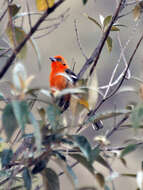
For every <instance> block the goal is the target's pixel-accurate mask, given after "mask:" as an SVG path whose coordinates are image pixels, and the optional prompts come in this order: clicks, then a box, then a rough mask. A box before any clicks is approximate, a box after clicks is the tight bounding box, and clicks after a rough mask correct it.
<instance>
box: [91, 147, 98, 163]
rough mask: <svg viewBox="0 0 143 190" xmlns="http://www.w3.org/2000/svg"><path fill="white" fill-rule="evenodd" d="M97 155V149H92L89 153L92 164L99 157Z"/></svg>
mask: <svg viewBox="0 0 143 190" xmlns="http://www.w3.org/2000/svg"><path fill="white" fill-rule="evenodd" d="M99 153H100V149H99V148H98V147H96V148H94V149H92V152H91V160H92V162H94V161H95V160H96V159H97V157H98V156H99Z"/></svg>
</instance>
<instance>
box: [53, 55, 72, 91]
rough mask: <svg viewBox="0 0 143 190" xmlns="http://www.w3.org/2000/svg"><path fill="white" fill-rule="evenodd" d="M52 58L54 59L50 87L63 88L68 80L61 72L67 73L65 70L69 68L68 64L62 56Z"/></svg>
mask: <svg viewBox="0 0 143 190" xmlns="http://www.w3.org/2000/svg"><path fill="white" fill-rule="evenodd" d="M50 60H51V61H52V64H51V73H50V87H51V88H53V89H54V88H56V89H57V90H63V89H65V88H66V87H67V84H68V80H67V78H66V77H64V76H62V75H60V73H65V70H66V69H68V65H67V64H66V61H65V59H64V58H63V57H62V56H55V57H54V58H50Z"/></svg>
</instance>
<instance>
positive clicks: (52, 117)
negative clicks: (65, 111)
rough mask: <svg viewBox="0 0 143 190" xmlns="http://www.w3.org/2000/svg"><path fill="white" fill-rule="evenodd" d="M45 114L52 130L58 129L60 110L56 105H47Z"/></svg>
mask: <svg viewBox="0 0 143 190" xmlns="http://www.w3.org/2000/svg"><path fill="white" fill-rule="evenodd" d="M46 113H47V116H48V121H49V123H50V124H51V126H52V129H53V130H54V131H55V130H56V129H59V127H60V125H59V120H60V115H61V110H60V108H59V107H58V106H57V105H54V104H49V105H48V107H47V109H46Z"/></svg>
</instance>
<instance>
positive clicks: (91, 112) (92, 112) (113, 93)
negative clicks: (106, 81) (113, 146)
mask: <svg viewBox="0 0 143 190" xmlns="http://www.w3.org/2000/svg"><path fill="white" fill-rule="evenodd" d="M142 40H143V34H142V36H141V37H140V39H139V41H138V43H137V45H136V47H135V49H134V51H133V53H132V55H131V57H130V59H129V61H128V65H127V68H126V70H125V72H124V75H123V77H122V79H121V81H120V83H119V84H118V86H117V87H116V88H115V89H114V90H113V92H112V93H111V94H110V95H108V96H107V97H106V98H105V99H103V100H101V102H100V103H99V104H98V106H97V107H96V108H95V109H94V110H92V111H90V113H89V114H88V116H89V117H91V116H93V115H94V114H95V113H96V111H97V110H98V109H99V108H100V107H101V105H102V104H103V103H104V102H105V101H107V100H108V99H110V98H111V97H112V96H114V95H115V94H116V92H117V91H118V90H119V89H120V87H121V86H122V84H123V82H124V80H125V78H126V74H127V72H128V69H129V67H130V65H131V62H132V60H133V58H134V56H135V54H136V52H137V50H138V48H139V46H140V44H141V41H142Z"/></svg>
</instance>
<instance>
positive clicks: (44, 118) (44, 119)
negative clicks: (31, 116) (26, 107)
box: [38, 108, 46, 124]
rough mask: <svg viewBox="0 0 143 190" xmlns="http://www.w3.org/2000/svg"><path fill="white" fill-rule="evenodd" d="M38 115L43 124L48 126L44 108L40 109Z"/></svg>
mask: <svg viewBox="0 0 143 190" xmlns="http://www.w3.org/2000/svg"><path fill="white" fill-rule="evenodd" d="M38 113H39V115H40V117H41V119H42V123H43V124H46V111H45V109H44V108H38Z"/></svg>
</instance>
